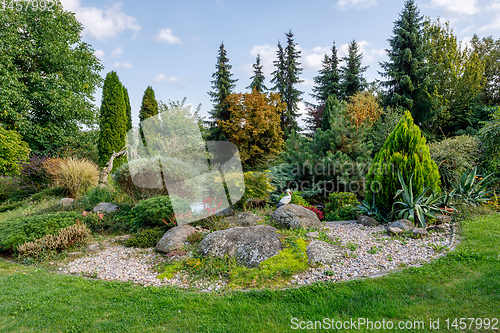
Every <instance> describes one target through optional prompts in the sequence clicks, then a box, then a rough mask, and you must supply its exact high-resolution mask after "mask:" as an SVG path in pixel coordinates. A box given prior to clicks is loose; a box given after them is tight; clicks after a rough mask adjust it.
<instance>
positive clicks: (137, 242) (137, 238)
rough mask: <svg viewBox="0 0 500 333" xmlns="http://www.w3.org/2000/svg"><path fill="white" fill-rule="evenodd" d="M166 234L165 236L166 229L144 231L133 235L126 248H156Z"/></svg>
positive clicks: (126, 243)
mask: <svg viewBox="0 0 500 333" xmlns="http://www.w3.org/2000/svg"><path fill="white" fill-rule="evenodd" d="M164 234H165V229H163V228H153V229H146V230H142V231H140V232H138V233H136V234H135V235H133V236H132V237H130V238H129V239H128V240H127V241H126V242H125V246H127V247H140V248H148V247H155V246H156V244H158V241H159V240H160V239H161V238H162V237H163V235H164Z"/></svg>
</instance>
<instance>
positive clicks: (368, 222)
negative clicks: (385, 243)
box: [358, 215, 379, 227]
mask: <svg viewBox="0 0 500 333" xmlns="http://www.w3.org/2000/svg"><path fill="white" fill-rule="evenodd" d="M358 224H361V225H364V226H367V227H375V226H377V225H379V223H378V221H377V220H375V219H374V218H373V217H369V216H365V215H360V216H359V217H358Z"/></svg>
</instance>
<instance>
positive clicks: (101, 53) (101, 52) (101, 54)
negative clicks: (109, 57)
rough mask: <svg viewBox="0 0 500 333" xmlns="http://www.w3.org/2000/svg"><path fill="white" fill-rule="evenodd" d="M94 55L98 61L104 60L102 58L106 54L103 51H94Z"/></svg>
mask: <svg viewBox="0 0 500 333" xmlns="http://www.w3.org/2000/svg"><path fill="white" fill-rule="evenodd" d="M94 55H95V56H96V57H97V58H99V59H102V58H104V56H105V55H106V52H104V51H103V50H95V51H94Z"/></svg>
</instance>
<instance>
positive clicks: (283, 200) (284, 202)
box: [276, 189, 292, 208]
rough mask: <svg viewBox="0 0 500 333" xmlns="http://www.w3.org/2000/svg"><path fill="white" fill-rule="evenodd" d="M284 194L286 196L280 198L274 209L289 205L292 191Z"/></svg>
mask: <svg viewBox="0 0 500 333" xmlns="http://www.w3.org/2000/svg"><path fill="white" fill-rule="evenodd" d="M286 194H288V195H285V196H284V197H283V198H281V200H280V202H278V204H277V205H276V208H279V207H281V206H283V205H287V204H289V203H290V201H292V191H290V190H289V189H287V190H286Z"/></svg>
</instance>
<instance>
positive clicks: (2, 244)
mask: <svg viewBox="0 0 500 333" xmlns="http://www.w3.org/2000/svg"><path fill="white" fill-rule="evenodd" d="M79 216H80V214H79V213H77V212H57V213H46V214H41V215H34V216H20V217H15V218H12V219H9V220H6V221H3V222H2V223H0V251H13V250H14V249H16V247H17V246H18V245H20V244H24V243H26V242H31V241H34V240H35V239H38V238H42V237H44V236H45V235H54V234H56V233H57V232H58V231H59V230H60V229H62V228H65V227H68V226H70V225H73V224H75V223H76V221H77V219H78V217H79Z"/></svg>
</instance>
